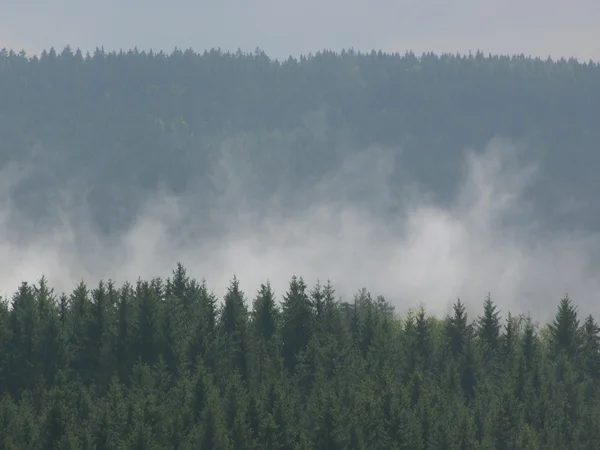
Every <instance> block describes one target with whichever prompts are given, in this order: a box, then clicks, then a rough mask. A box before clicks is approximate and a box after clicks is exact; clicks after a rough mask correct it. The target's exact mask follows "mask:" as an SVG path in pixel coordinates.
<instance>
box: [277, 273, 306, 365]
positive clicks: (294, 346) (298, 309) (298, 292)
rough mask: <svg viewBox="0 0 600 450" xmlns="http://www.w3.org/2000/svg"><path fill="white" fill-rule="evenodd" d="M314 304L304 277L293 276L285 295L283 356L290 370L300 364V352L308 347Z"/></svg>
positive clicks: (282, 331)
mask: <svg viewBox="0 0 600 450" xmlns="http://www.w3.org/2000/svg"><path fill="white" fill-rule="evenodd" d="M312 308H313V306H312V304H311V301H310V299H309V297H308V295H307V293H306V284H304V281H303V280H302V278H297V277H296V276H294V277H292V280H291V281H290V285H289V289H288V291H287V292H286V294H285V295H284V297H283V311H282V330H281V334H282V341H283V347H282V350H281V351H282V356H283V360H284V362H285V366H286V368H287V369H288V371H289V372H293V371H294V370H295V368H296V365H297V364H298V356H299V355H300V352H302V351H303V350H304V349H306V346H307V345H308V342H309V341H310V338H311V335H312V331H313V310H312Z"/></svg>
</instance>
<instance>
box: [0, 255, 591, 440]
mask: <svg viewBox="0 0 600 450" xmlns="http://www.w3.org/2000/svg"><path fill="white" fill-rule="evenodd" d="M482 304H483V308H482V309H481V311H480V314H479V315H477V316H476V317H470V316H469V315H468V313H467V311H466V308H465V305H464V304H463V303H462V302H461V301H460V299H458V300H457V301H456V302H455V303H454V306H453V311H452V313H451V314H449V315H448V316H446V317H443V318H437V317H434V316H431V315H430V314H428V313H427V311H426V310H425V309H424V308H423V307H421V308H419V309H417V310H415V311H411V312H409V313H408V314H407V315H405V316H404V317H398V315H397V314H396V313H394V308H393V307H392V306H391V305H390V303H388V302H387V301H386V300H385V299H384V298H383V297H376V298H373V297H372V296H371V294H370V293H369V292H367V291H366V290H365V289H362V290H359V291H358V292H357V294H356V295H355V297H354V299H353V300H352V301H349V302H348V301H343V300H342V299H340V298H337V296H336V294H335V290H334V287H333V286H332V285H331V283H327V284H324V285H321V284H319V283H317V284H316V285H315V286H313V287H310V288H309V287H308V286H306V284H305V282H304V281H303V279H302V278H301V277H295V276H294V277H292V279H291V281H290V282H289V287H288V289H287V291H286V292H284V293H282V295H281V300H280V301H279V300H277V298H276V294H275V293H274V292H273V290H272V289H271V287H270V284H269V283H265V284H263V285H262V286H261V287H260V290H259V291H258V292H257V293H255V295H253V296H252V299H251V301H250V299H249V298H247V297H246V294H245V293H244V292H243V290H242V287H241V285H240V282H239V280H238V279H237V278H235V277H234V278H233V280H232V281H231V282H230V285H229V287H228V289H227V293H226V295H225V296H224V298H223V299H222V301H218V300H217V298H216V297H215V296H214V294H212V292H211V290H210V289H209V288H208V286H207V285H206V283H205V282H204V281H202V282H198V281H196V280H195V279H192V278H190V277H189V276H188V275H187V274H186V270H185V269H184V267H183V266H182V265H181V264H178V266H177V268H176V269H175V270H174V271H173V273H172V276H170V277H169V278H167V279H160V278H155V279H152V280H141V279H140V280H138V281H137V282H136V283H135V284H129V283H125V284H124V285H122V286H121V287H117V286H115V284H114V283H113V282H111V281H108V282H100V283H99V284H98V285H97V286H95V287H94V288H88V287H87V286H86V285H85V284H84V283H83V282H81V283H80V284H79V285H78V286H77V287H76V288H75V289H74V290H73V292H72V293H71V294H70V295H69V296H66V295H64V294H63V295H60V296H56V295H55V293H54V291H53V290H52V289H51V288H50V286H49V285H48V282H47V281H46V280H45V279H44V278H42V279H41V280H40V281H39V283H37V284H34V285H31V284H27V283H23V284H22V285H21V286H20V287H19V289H18V291H17V292H16V293H15V294H14V296H13V297H12V299H11V301H10V302H9V301H4V302H3V303H2V304H1V306H0V389H1V391H2V393H1V396H2V397H1V400H0V448H2V449H19V450H21V449H236V450H237V449H324V450H325V449H327V450H331V449H407V450H408V449H410V450H419V449H423V450H425V449H427V450H433V449H522V450H529V449H548V450H551V449H556V450H564V449H590V450H591V449H597V448H598V443H599V442H600V389H598V387H599V383H600V335H599V331H600V329H599V327H598V324H597V322H596V321H595V320H594V318H593V317H592V316H588V317H585V318H579V317H578V311H577V307H576V306H575V305H574V304H573V303H572V301H571V300H570V299H569V298H568V297H565V298H563V299H562V300H560V301H559V302H558V306H557V310H556V315H555V318H554V320H553V321H551V322H550V323H548V324H546V325H543V326H540V325H538V324H536V323H535V322H534V321H533V320H532V318H531V317H530V316H523V315H511V314H510V312H507V313H506V314H505V315H504V317H501V315H500V311H499V310H498V308H497V306H496V305H495V304H494V302H493V300H492V299H491V297H490V296H488V297H487V298H486V299H484V301H483V302H482Z"/></svg>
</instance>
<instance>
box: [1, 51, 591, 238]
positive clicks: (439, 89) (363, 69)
mask: <svg viewBox="0 0 600 450" xmlns="http://www.w3.org/2000/svg"><path fill="white" fill-rule="evenodd" d="M598 86H600V65H598V64H597V63H595V62H591V61H590V62H579V61H577V60H575V59H572V60H558V61H553V60H551V59H548V60H542V59H539V58H530V57H526V56H524V55H514V56H503V55H487V56H486V55H484V54H483V53H481V52H477V53H474V54H469V55H452V54H443V55H437V54H433V53H431V54H424V55H420V56H419V55H415V54H412V53H408V54H405V55H400V54H389V53H383V52H375V51H373V52H372V53H366V54H365V53H359V52H355V51H353V50H344V51H342V52H333V51H322V52H318V53H316V54H314V55H307V56H301V57H299V58H292V57H290V58H289V59H287V60H284V61H279V60H273V59H271V58H269V56H268V55H266V54H265V53H264V52H262V51H260V50H258V49H257V51H256V52H254V53H251V54H246V53H242V52H237V53H229V52H222V51H219V50H216V49H215V50H210V51H205V52H204V53H196V52H194V51H193V50H191V49H188V50H185V51H183V50H178V49H177V50H175V51H173V52H172V53H170V54H165V53H162V52H159V53H153V52H145V51H138V50H136V49H132V50H129V51H121V52H105V51H104V50H103V49H101V48H99V49H97V50H96V51H95V52H93V53H92V54H84V53H82V52H81V51H79V50H75V49H71V48H70V47H66V48H64V49H63V50H62V51H55V50H54V49H53V48H51V49H49V50H48V51H44V52H43V53H42V54H41V55H39V56H32V57H29V56H27V55H26V54H25V53H16V52H14V51H11V50H4V51H0V164H2V167H7V165H9V164H11V163H12V164H13V166H15V165H16V166H17V167H25V168H26V170H23V171H22V173H20V177H19V178H18V179H17V180H15V181H14V182H13V183H12V184H11V185H10V198H11V199H12V204H13V205H14V208H16V209H17V210H18V212H19V214H20V215H21V216H22V217H26V218H29V219H32V220H36V221H38V222H39V221H42V220H43V221H44V223H45V224H52V223H54V222H57V221H60V217H59V213H58V212H57V210H59V209H60V208H59V207H62V209H69V208H70V207H71V205H72V204H73V203H76V202H77V201H81V202H83V203H84V204H85V205H86V208H87V209H86V213H87V214H88V215H89V216H90V218H91V222H92V223H93V225H94V229H95V231H96V232H98V233H102V234H103V235H111V234H114V233H117V232H120V231H122V230H123V229H126V228H127V227H128V226H129V225H130V224H131V223H132V221H133V220H134V219H135V216H136V213H137V212H138V210H139V207H140V204H141V203H142V202H143V200H144V199H145V198H147V196H148V195H149V193H151V192H154V191H156V189H158V187H160V186H163V187H165V188H166V189H168V190H169V191H170V192H173V193H175V194H183V193H189V192H194V193H201V195H194V196H193V197H194V199H193V201H194V208H195V210H196V211H198V214H205V213H206V211H209V210H210V208H211V206H214V203H213V200H214V199H215V198H216V197H218V195H219V193H220V190H219V189H220V186H219V184H218V181H219V180H218V179H217V180H214V179H213V178H214V177H211V174H213V173H214V172H215V167H217V166H218V164H219V156H220V155H222V153H223V151H224V149H226V150H227V151H229V152H230V153H231V154H232V158H234V159H236V160H237V161H238V162H239V161H243V163H244V164H243V172H244V175H245V178H244V179H245V180H250V182H249V183H248V187H247V189H246V190H245V191H246V192H247V193H248V195H249V196H250V197H251V199H258V202H257V203H258V205H257V207H259V206H260V204H261V201H263V200H264V199H265V198H267V197H268V196H269V195H270V194H271V193H272V192H274V191H276V192H278V193H281V194H282V195H285V201H284V202H282V203H283V204H284V205H286V207H287V208H289V209H294V208H297V207H298V206H297V205H298V203H299V202H300V201H299V200H298V198H297V197H302V193H303V192H304V191H305V190H306V189H307V187H310V186H312V185H314V183H315V182H316V181H318V180H320V179H322V177H324V176H326V175H327V174H328V173H330V172H331V171H332V170H335V169H336V168H337V167H339V166H340V164H342V163H343V162H344V161H345V160H347V159H348V158H349V157H351V156H352V155H354V154H357V153H359V152H361V151H364V150H365V149H367V148H369V147H372V146H379V147H382V148H387V149H391V151H393V152H394V153H395V154H396V155H397V156H398V160H397V162H396V164H395V166H394V167H391V168H390V170H391V171H392V173H391V180H390V181H391V184H392V185H396V186H403V185H404V183H405V181H406V180H410V181H411V182H414V183H418V185H419V186H422V188H423V189H424V190H426V191H428V192H431V193H432V194H433V196H434V198H435V199H436V201H438V202H440V203H444V202H447V201H448V200H449V199H451V198H453V196H454V193H455V190H456V189H457V186H458V185H459V184H460V181H461V179H462V176H463V171H464V166H463V164H462V163H463V158H462V155H463V153H464V151H465V150H466V149H469V148H473V149H475V150H477V151H481V150H482V149H483V148H484V146H485V145H486V143H488V141H490V139H493V138H494V137H501V138H508V139H511V140H514V141H516V142H522V143H523V145H525V146H526V148H527V151H526V152H525V154H524V156H523V157H524V159H526V160H535V161H536V162H539V163H540V164H541V166H542V170H541V172H542V175H541V177H540V178H539V180H537V181H538V182H537V183H536V185H535V186H534V187H533V188H532V192H530V193H529V195H530V197H531V199H532V203H533V204H534V205H535V208H536V214H537V216H538V217H540V218H541V219H542V220H541V221H542V222H543V223H544V224H545V226H547V227H550V228H565V227H566V228H568V229H572V228H573V227H581V228H593V229H600V204H599V203H598V202H599V200H598V196H597V192H598V191H599V190H600V181H599V179H598V177H597V168H598V167H600V153H599V152H598V142H600V127H598V117H600V90H599V89H598ZM240 164H241V163H240ZM13 166H8V167H13ZM8 171H9V172H10V173H14V172H15V171H14V170H12V169H10V170H8ZM65 191H66V192H69V193H70V198H69V202H70V203H69V204H68V206H65V205H64V203H65V202H66V201H65V200H64V198H63V197H64V196H63V193H64V192H65ZM74 192H77V193H79V194H80V196H81V197H83V199H81V198H79V197H77V196H75V195H74V194H73V193H74ZM565 203H566V204H568V205H569V206H570V207H569V208H568V209H565V208H563V207H562V206H563V205H564V204H565ZM81 215H82V214H79V216H81ZM207 232H208V231H207Z"/></svg>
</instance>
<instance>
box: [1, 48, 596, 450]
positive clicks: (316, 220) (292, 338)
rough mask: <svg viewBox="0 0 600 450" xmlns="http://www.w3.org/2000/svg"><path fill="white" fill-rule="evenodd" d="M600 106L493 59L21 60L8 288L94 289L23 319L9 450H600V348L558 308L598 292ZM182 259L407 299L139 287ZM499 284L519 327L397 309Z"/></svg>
mask: <svg viewBox="0 0 600 450" xmlns="http://www.w3.org/2000/svg"><path fill="white" fill-rule="evenodd" d="M598 86H600V66H599V65H598V64H596V63H592V62H590V63H580V62H578V61H576V60H568V61H567V60H559V61H552V60H550V59H548V60H541V59H534V58H527V57H525V56H523V55H520V56H495V55H489V56H485V55H483V54H482V53H481V52H478V53H475V54H469V55H450V54H444V55H436V54H424V55H421V56H417V55H414V54H412V53H408V54H405V55H399V54H386V53H382V52H375V51H373V52H371V53H359V52H355V51H352V50H345V51H342V52H340V53H336V52H331V51H324V52H319V53H317V54H315V55H308V56H302V57H300V58H289V59H287V60H284V61H279V60H273V59H271V58H269V57H268V56H267V55H266V54H265V53H264V52H261V51H260V50H256V51H255V52H254V53H251V54H245V53H242V52H237V53H225V52H221V51H218V50H211V51H207V52H204V53H203V54H198V53H195V52H194V51H192V50H186V51H180V50H175V51H173V52H172V53H171V54H165V53H152V52H141V51H137V50H131V51H127V52H119V53H115V52H104V51H103V50H102V49H97V50H96V51H95V52H94V53H93V54H92V55H89V54H85V55H84V54H82V52H80V51H72V50H71V49H70V48H69V47H67V48H65V49H63V50H62V51H60V52H57V51H55V50H54V49H50V50H49V51H47V52H43V53H42V54H41V55H40V56H39V57H37V56H33V57H28V56H27V55H25V54H24V53H20V54H17V53H15V52H13V51H10V50H2V51H1V52H0V167H1V169H0V170H1V172H0V234H1V236H0V251H2V254H3V261H2V262H0V264H1V265H0V271H1V272H2V279H1V281H2V283H3V284H4V283H8V281H7V280H8V278H11V277H12V278H14V277H15V276H18V277H19V279H20V280H21V279H23V278H25V275H27V276H30V275H31V274H32V273H33V272H37V271H38V270H39V271H40V272H41V273H47V271H49V270H50V271H52V270H53V271H54V272H53V275H60V274H62V275H64V279H62V280H61V281H65V280H67V281H72V280H73V279H76V278H77V277H78V276H79V275H80V272H79V271H77V270H79V268H80V267H82V266H85V270H87V273H90V274H91V275H90V277H89V278H90V279H88V280H87V283H89V284H85V283H84V281H81V282H80V283H79V284H78V285H77V286H76V287H75V288H74V290H72V292H71V293H70V294H69V295H66V294H59V292H62V288H63V287H64V286H62V285H61V286H60V289H56V291H55V290H54V289H52V288H51V286H50V282H49V281H48V280H47V279H46V278H42V279H41V280H40V281H39V282H37V283H30V282H29V283H28V282H23V283H22V284H20V286H19V288H18V289H17V291H16V292H15V293H14V295H12V296H11V297H8V296H7V297H6V298H5V299H4V300H2V301H0V449H18V450H20V449H40V450H46V449H58V448H60V449H97V450H100V449H130V448H131V449H169V448H170V449H197V448H203V449H204V448H206V449H236V450H238V449H258V448H261V449H262V448H264V449H374V450H375V449H377V450H379V449H395V450H401V449H407V450H408V449H411V450H413V449H415V450H437V449H497V450H501V449H506V450H509V449H523V450H525V449H527V450H532V449H549V450H551V449H557V450H564V449H566V448H569V449H571V448H572V449H590V450H591V449H597V448H598V447H599V443H600V390H599V389H598V387H599V383H600V327H599V326H598V324H597V322H596V320H595V319H594V317H593V316H592V315H588V314H587V311H586V313H584V314H582V313H581V312H580V311H579V309H578V307H577V306H575V304H574V303H573V302H572V301H571V299H570V298H569V297H568V296H565V297H564V298H562V299H561V300H559V299H560V296H561V294H562V292H552V293H551V294H549V292H550V290H553V289H554V288H555V286H561V287H562V286H576V285H581V290H580V292H582V293H586V294H587V296H588V297H589V298H584V296H583V295H582V296H581V298H580V297H577V298H576V301H577V302H579V304H580V305H583V304H584V302H590V300H591V301H593V295H594V294H596V293H597V286H598V283H597V278H596V276H595V273H596V272H597V270H596V271H594V267H597V259H594V258H597V257H598V255H597V254H595V253H593V251H594V250H596V251H597V250H598V242H599V241H598V238H597V236H598V234H597V233H598V232H600V203H599V200H598V195H597V193H598V192H599V191H600V179H599V178H598V176H597V172H598V168H599V167H600V153H599V152H598V143H599V142H600V127H599V126H598V118H600V89H598ZM503 139H506V140H507V141H509V142H512V143H515V144H514V145H515V147H518V148H519V149H520V150H518V151H517V150H515V151H514V152H513V153H511V155H512V156H511V157H512V158H513V159H510V162H511V164H512V165H509V167H508V169H506V168H504V169H503V163H504V159H503V158H505V156H506V149H505V148H506V147H507V146H508V145H505V142H507V141H503ZM509 153H510V152H509ZM415 192H417V193H418V195H417V194H415ZM422 192H425V194H424V195H421V193H422ZM521 196H522V197H523V198H521ZM424 197H427V199H428V202H429V203H421V204H417V206H419V207H415V205H414V203H411V202H412V201H414V199H415V198H416V199H418V201H419V202H420V201H421V200H422V199H423V198H424ZM157 198H161V199H162V200H163V203H160V202H158V201H157V200H156V199H157ZM515 198H519V200H520V202H515ZM403 202H404V203H403ZM159 203H160V204H159ZM417 203H418V202H417ZM447 204H452V205H453V206H452V208H448V209H443V208H442V209H436V205H447ZM407 205H408V206H407ZM411 208H412V209H411ZM149 211H150V212H149ZM182 211H183V212H182ZM140 217H142V218H144V219H145V220H140ZM282 217H285V220H284V219H281V218H282ZM149 218H150V219H152V220H149ZM309 219H310V220H309ZM404 219H406V220H404ZM340 222H343V223H344V225H345V226H342V225H340ZM514 223H520V224H521V225H522V226H521V227H515V226H513V225H514ZM511 224H512V225H511ZM231 230H235V233H230V234H227V233H228V232H229V231H231ZM240 230H241V231H240ZM423 230H424V231H423ZM531 230H533V232H530V231H531ZM565 230H566V231H565ZM402 233H404V234H402ZM552 233H555V234H552ZM401 234H402V236H401V237H399V236H400V235H401ZM221 235H222V236H225V237H224V238H222V239H221V240H219V238H218V236H221ZM548 235H549V236H551V238H546V237H544V236H548ZM197 236H203V238H202V239H196V237H197ZM257 236H258V237H257ZM532 236H534V237H535V239H534V238H533V237H532ZM234 237H235V239H233V238H234ZM200 244H202V245H200ZM267 244H268V248H266V249H265V248H264V247H265V245H267ZM169 246H173V247H172V249H171V250H170V251H169V252H168V251H167V250H165V249H166V248H167V247H169ZM218 246H220V248H219V251H217V250H215V247H218ZM275 248H280V250H279V251H278V252H276V251H275V250H274V249H275ZM340 249H341V250H340ZM167 253H168V255H169V257H170V258H171V257H173V256H174V255H176V254H177V255H179V254H182V255H184V256H186V257H188V256H190V255H192V254H193V255H194V258H196V261H198V259H202V260H203V264H204V265H203V266H201V267H202V268H206V269H207V270H209V269H210V270H212V271H213V272H212V273H211V275H213V276H214V275H215V271H221V272H222V271H223V270H225V268H226V269H227V271H228V273H227V274H226V275H223V274H221V275H220V276H221V277H223V276H229V273H231V272H234V273H236V272H237V271H238V270H246V271H247V272H245V273H251V274H253V276H258V275H257V274H256V272H257V271H262V270H264V271H265V272H267V271H272V272H274V273H275V274H276V275H279V274H280V273H281V272H282V271H283V270H287V267H290V266H288V265H287V264H288V263H289V262H290V261H292V264H296V266H295V267H298V266H297V264H298V260H300V261H303V262H304V264H305V266H303V267H310V268H311V270H313V272H315V271H316V270H317V269H319V270H320V269H321V268H326V269H327V272H326V273H325V274H324V275H325V278H329V277H330V274H331V273H333V274H335V275H336V276H337V277H339V278H341V279H343V280H346V281H347V280H352V282H355V283H357V284H360V283H362V281H363V280H364V279H370V278H369V276H370V277H371V278H372V279H376V280H377V283H378V284H379V285H378V286H377V289H379V288H380V287H381V286H385V287H386V288H387V291H390V292H391V293H392V294H393V295H398V297H397V298H394V299H391V301H390V297H389V296H388V295H387V293H386V297H385V298H384V297H383V296H378V297H373V296H371V294H370V293H369V292H368V291H367V290H366V289H361V290H360V291H358V293H357V294H356V295H355V296H354V298H353V299H352V298H350V297H348V296H345V297H344V298H340V297H339V296H338V294H339V292H340V291H344V292H347V289H348V287H347V286H341V287H340V288H339V291H338V292H336V290H334V287H333V285H332V283H331V282H327V283H326V284H318V283H317V284H316V285H315V286H313V287H309V286H307V283H306V282H305V281H304V279H303V278H301V277H296V276H294V277H293V278H292V279H291V281H289V283H287V284H285V282H284V284H283V285H282V286H285V289H278V292H277V295H276V293H275V292H274V288H273V287H272V285H271V284H269V283H268V282H265V283H264V284H261V285H260V288H259V289H258V292H256V293H254V292H253V293H251V294H245V293H244V291H243V290H242V287H241V284H240V281H239V280H238V278H236V277H234V278H233V280H231V282H230V283H229V285H228V286H227V287H226V288H225V286H222V287H223V288H225V289H224V295H223V296H217V295H215V294H214V293H213V292H212V291H211V289H209V287H208V283H207V282H206V281H197V280H195V279H193V278H191V277H190V276H189V275H188V274H187V273H186V270H185V269H184V267H183V266H182V265H181V264H178V265H177V267H176V269H175V270H174V271H173V273H172V276H171V277H169V278H167V279H163V278H152V277H146V278H144V277H142V278H139V279H138V280H137V282H135V283H134V282H133V278H132V277H133V276H132V275H131V274H132V270H133V269H135V270H138V268H142V267H143V268H144V269H147V268H148V267H150V266H151V267H152V269H153V270H154V269H156V268H157V267H160V266H161V264H162V265H164V264H166V263H168V264H170V262H169V261H166V259H167V258H166V257H165V255H167ZM398 255H400V256H398ZM160 258H164V259H165V260H163V261H162V262H156V260H157V259H160ZM544 264H545V265H544ZM106 268H108V269H109V270H110V272H111V273H112V274H113V276H114V277H120V282H123V281H124V280H127V279H129V282H124V283H123V284H121V285H120V286H118V285H117V284H116V283H115V282H113V281H102V282H99V283H98V284H96V280H97V279H98V278H101V277H102V276H103V275H104V274H105V273H106V271H105V270H104V269H106ZM25 269H27V270H25ZM76 269H77V270H76ZM71 270H72V271H73V273H71V272H70V271H71ZM140 270H141V269H140ZM32 271H33V272H32ZM25 272H27V273H25ZM344 273H346V274H345V275H344ZM7 274H8V275H7ZM376 274H377V275H376ZM39 275H40V274H38V273H36V274H35V276H39ZM367 275H368V276H367ZM136 276H137V274H136ZM144 276H145V275H144ZM260 276H261V277H262V276H266V277H273V273H265V274H264V275H263V274H261V275H260ZM344 277H345V278H344ZM12 278H11V280H12ZM105 278H108V277H105ZM453 278H455V279H453ZM113 279H114V278H113ZM13 281H14V280H13ZM276 281H277V280H276ZM281 281H282V280H279V281H278V282H281ZM490 281H492V282H493V283H494V286H495V287H499V288H501V289H503V291H502V292H503V295H504V297H502V296H500V303H499V304H500V305H502V308H499V307H498V306H496V304H495V303H494V301H493V300H492V298H491V297H490V296H488V298H487V299H485V300H484V299H483V298H482V299H481V300H482V303H483V309H480V310H477V311H476V312H474V311H473V310H472V309H471V308H470V306H471V302H472V301H473V298H470V299H468V301H469V302H470V303H469V307H467V303H466V302H463V301H462V300H457V301H456V302H455V303H454V304H453V306H452V308H451V311H450V312H449V314H448V315H447V316H442V315H440V314H438V315H437V316H435V315H432V314H430V313H429V312H430V311H431V310H432V309H434V308H433V307H430V308H429V309H426V308H425V307H421V308H417V309H412V310H410V311H408V312H407V313H406V314H404V311H403V314H402V315H401V314H399V313H398V309H400V307H402V309H406V308H405V307H406V305H407V304H408V303H406V302H404V301H403V300H402V299H404V298H406V297H404V296H405V295H409V294H410V295H413V296H414V297H419V296H417V295H416V294H415V293H423V292H431V293H435V298H434V297H433V295H432V297H431V298H410V299H409V300H410V301H411V302H412V301H415V300H419V301H422V302H424V303H425V305H427V302H430V304H432V305H435V306H439V301H440V300H439V298H440V297H443V296H444V295H445V296H450V297H452V296H453V295H454V292H447V293H446V292H444V293H441V291H442V290H444V289H446V288H447V287H451V288H452V290H457V289H462V290H466V289H468V287H467V285H468V284H469V283H470V284H473V285H475V288H474V290H473V291H470V292H482V291H481V286H482V285H483V284H484V283H488V282H490ZM336 282H337V281H336ZM567 282H568V283H567ZM569 283H571V284H569ZM63 284H64V283H63ZM421 284H422V285H423V286H425V285H427V286H428V287H427V289H428V290H426V291H420V290H418V286H419V285H421ZM429 286H431V287H429ZM71 287H72V286H71ZM1 288H2V289H5V287H1ZM352 288H353V289H354V286H353V287H352ZM392 288H393V289H392ZM400 288H402V289H405V290H406V291H407V292H408V294H406V293H405V292H395V291H394V289H400ZM533 288H535V289H537V290H538V291H539V292H540V294H539V297H538V298H537V300H536V301H537V303H535V302H532V303H530V302H531V298H530V297H531V296H533V295H534V293H533V290H534V289H533ZM411 289H412V290H411ZM486 289H487V288H486ZM569 292H571V291H569ZM524 294H526V295H524ZM555 295H558V297H553V296H555ZM220 297H222V298H220ZM450 297H447V298H450ZM509 301H512V302H513V304H515V305H517V304H518V306H519V307H522V309H530V308H531V306H532V305H534V306H535V305H537V308H536V309H535V311H536V313H537V314H538V315H540V316H542V315H543V316H544V317H545V316H546V315H547V312H548V302H549V301H550V302H553V305H554V303H555V302H556V301H558V307H557V309H556V310H555V313H554V316H553V318H552V320H550V321H549V322H548V323H547V324H538V323H537V322H536V320H541V319H540V318H539V317H535V318H532V317H531V316H529V315H522V314H518V312H521V311H517V312H515V311H513V312H511V310H512V309H513V308H509V307H504V305H505V304H507V303H508V302H509ZM437 309H438V310H439V308H437ZM500 309H502V310H503V311H500ZM586 309H589V303H588V304H587V305H586ZM582 310H583V308H582Z"/></svg>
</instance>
